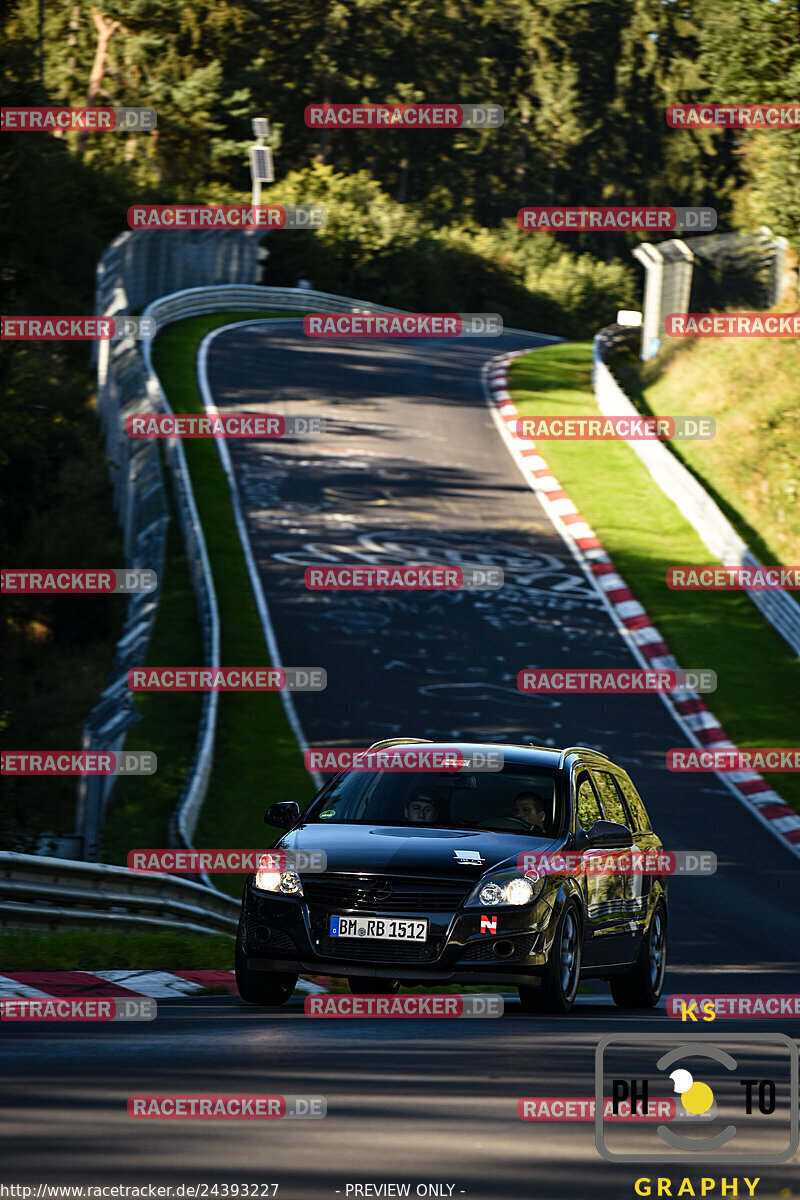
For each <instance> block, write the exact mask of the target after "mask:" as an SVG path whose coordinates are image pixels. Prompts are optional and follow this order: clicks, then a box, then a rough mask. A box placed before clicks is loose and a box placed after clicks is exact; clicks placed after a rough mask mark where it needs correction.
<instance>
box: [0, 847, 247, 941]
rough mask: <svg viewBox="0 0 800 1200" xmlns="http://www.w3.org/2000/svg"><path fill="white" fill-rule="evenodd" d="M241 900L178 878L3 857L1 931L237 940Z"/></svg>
mask: <svg viewBox="0 0 800 1200" xmlns="http://www.w3.org/2000/svg"><path fill="white" fill-rule="evenodd" d="M238 914H239V902H238V901H237V900H234V899H233V897H232V896H226V895H224V894H223V893H222V892H218V891H214V890H212V889H209V888H207V887H204V886H203V885H202V884H199V883H192V882H190V881H189V880H185V879H177V878H175V877H174V876H172V875H162V874H159V875H149V874H144V873H139V872H137V871H129V870H128V869H127V867H115V866H109V865H108V864H105V863H86V862H76V861H73V860H71V859H63V858H45V857H43V856H41V855H38V854H16V853H13V852H10V851H3V852H0V928H3V929H8V928H13V927H15V926H21V925H22V926H26V927H30V926H32V925H36V926H39V927H47V928H53V929H62V928H63V927H64V926H65V925H69V926H76V927H86V926H97V925H99V926H102V927H103V928H118V927H123V928H142V927H146V928H150V929H180V930H183V931H184V932H188V933H225V934H230V935H231V936H233V935H234V934H235V932H236V926H237V923H238Z"/></svg>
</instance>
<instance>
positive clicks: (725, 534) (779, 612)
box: [592, 325, 800, 655]
mask: <svg viewBox="0 0 800 1200" xmlns="http://www.w3.org/2000/svg"><path fill="white" fill-rule="evenodd" d="M620 329H621V327H620V326H614V325H612V326H609V327H608V328H607V329H602V330H601V331H600V333H598V334H597V335H596V336H595V339H594V345H593V348H592V383H593V385H594V394H595V398H596V400H597V404H598V407H599V409H600V411H601V412H602V413H605V414H606V415H607V416H626V417H627V416H639V415H641V414H640V413H639V411H638V409H637V408H635V406H634V405H633V403H632V402H631V401H630V400H629V398H628V397H627V396H626V394H625V392H624V391H623V390H622V388H621V387H620V385H619V383H618V382H617V380H616V379H615V378H614V376H613V374H612V373H611V371H610V369H609V367H608V365H607V363H606V362H605V361H604V359H605V357H606V356H607V355H608V354H609V352H610V351H611V350H612V349H613V348H614V347H616V346H618V345H619V344H620V341H624V340H625V336H624V335H622V334H621V333H620V332H619V331H620ZM633 332H634V334H635V333H636V332H638V331H636V330H634V331H633ZM628 445H629V446H630V448H631V449H632V450H633V451H634V452H635V453H636V454H637V455H638V456H639V458H640V459H641V460H642V462H643V463H644V465H645V466H646V468H647V470H648V471H649V473H650V475H651V476H652V477H653V479H654V480H655V482H656V483H657V484H658V486H659V487H660V488H661V490H662V492H664V494H665V495H666V496H669V498H670V500H672V501H674V503H675V504H677V506H678V508H679V509H680V511H681V512H682V513H683V515H684V516H685V517H686V519H687V521H688V522H689V524H690V525H691V526H692V527H693V529H695V530H696V531H697V533H698V534H699V536H700V539H701V540H702V542H703V545H704V546H705V547H706V549H707V550H708V551H709V552H710V553H711V554H712V555H713V556H714V558H716V559H718V560H719V562H721V563H722V564H723V565H724V566H726V567H738V566H749V567H760V566H762V565H763V564H762V563H761V562H760V561H759V559H758V558H756V556H755V554H753V552H752V550H751V549H750V547H749V546H748V545H747V543H746V542H745V541H744V540H743V539H742V538H741V537H740V536H739V534H738V533H737V532H736V530H735V529H734V528H733V526H732V525H731V523H730V521H729V520H728V518H727V517H726V516H725V515H724V513H723V512H722V511H721V510H720V509H719V508H718V506H717V505H716V504H715V502H714V501H713V500H712V498H711V496H709V494H708V492H707V491H706V490H705V488H704V487H703V486H702V484H700V483H699V482H698V481H697V480H696V479H695V477H694V476H693V475H692V474H691V472H690V471H688V470H687V469H686V467H684V465H683V464H682V463H681V462H680V461H679V460H678V459H677V458H676V457H675V455H674V454H673V453H672V451H671V450H669V448H668V447H667V446H665V445H664V444H663V442H658V441H631V442H629V443H628ZM747 595H748V596H749V597H750V599H751V600H752V601H753V604H755V606H756V608H757V609H758V610H759V612H761V613H762V615H763V616H765V617H766V619H767V620H768V621H769V623H770V625H772V627H773V628H774V629H776V630H777V632H778V633H779V634H780V635H781V637H782V638H783V639H784V641H786V642H787V643H788V644H789V645H790V646H791V648H792V650H793V651H794V652H795V654H797V655H800V604H798V603H797V601H796V600H795V599H794V597H793V596H792V595H790V593H789V592H783V591H764V592H755V591H749V592H748V593H747Z"/></svg>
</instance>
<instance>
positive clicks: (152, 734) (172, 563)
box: [102, 482, 203, 866]
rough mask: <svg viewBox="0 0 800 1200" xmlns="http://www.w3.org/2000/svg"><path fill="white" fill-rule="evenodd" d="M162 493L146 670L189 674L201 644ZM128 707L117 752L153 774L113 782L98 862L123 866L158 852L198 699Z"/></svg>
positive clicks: (165, 698)
mask: <svg viewBox="0 0 800 1200" xmlns="http://www.w3.org/2000/svg"><path fill="white" fill-rule="evenodd" d="M166 492H167V497H168V501H169V506H170V523H169V527H168V532H167V551H166V556H165V569H164V572H163V574H162V577H161V579H160V580H159V591H160V601H159V610H158V615H157V617H156V625H155V629H154V631H153V638H152V641H151V643H150V647H149V650H148V654H147V665H148V666H151V667H168V666H185V667H190V666H196V665H197V664H198V663H202V661H203V641H202V636H201V633H200V622H199V619H198V616H197V608H196V605H195V598H194V591H193V589H192V582H191V577H190V574H189V564H188V562H187V560H186V554H185V552H184V546H183V535H182V533H181V528H180V525H179V523H178V516H177V513H176V511H175V506H174V504H173V503H172V490H171V488H170V485H169V483H168V482H167V484H166ZM134 704H135V706H136V710H137V712H138V714H139V716H140V718H141V719H140V720H139V721H138V722H137V724H136V725H133V726H132V727H131V729H130V730H129V732H128V737H127V739H126V742H125V749H126V750H151V751H154V752H155V754H156V757H157V760H158V770H157V771H156V773H155V775H123V776H121V777H120V778H119V779H118V781H117V786H116V788H115V791H114V796H113V801H112V804H111V806H110V809H109V812H108V816H107V817H106V823H105V828H104V830H103V854H102V858H103V862H109V863H120V864H121V865H123V866H125V865H126V863H127V857H128V851H129V850H134V849H137V848H140V847H147V846H165V845H166V835H167V826H168V823H169V817H170V813H171V812H172V810H173V808H174V807H175V802H176V800H177V798H178V796H179V795H180V792H181V788H182V787H183V784H184V781H185V779H186V775H187V772H188V770H189V766H190V764H191V761H192V758H193V756H194V752H195V744H196V742H197V727H198V722H199V720H200V705H201V696H200V693H199V692H138V693H137V694H136V695H135V696H134Z"/></svg>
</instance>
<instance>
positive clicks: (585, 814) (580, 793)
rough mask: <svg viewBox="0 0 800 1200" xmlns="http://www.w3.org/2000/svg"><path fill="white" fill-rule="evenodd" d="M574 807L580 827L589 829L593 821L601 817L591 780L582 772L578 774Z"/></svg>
mask: <svg viewBox="0 0 800 1200" xmlns="http://www.w3.org/2000/svg"><path fill="white" fill-rule="evenodd" d="M575 809H576V811H577V814H578V824H579V825H580V827H581V829H583V830H586V829H591V827H592V825H594V823H595V821H599V820H600V819H601V813H600V805H599V804H598V803H597V796H596V795H595V791H594V788H593V787H592V781H591V779H590V778H589V776H588V775H587V774H586V772H584V773H583V774H582V775H580V776H579V778H578V782H577V787H576V791H575Z"/></svg>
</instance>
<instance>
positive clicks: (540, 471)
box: [483, 350, 800, 857]
mask: <svg viewBox="0 0 800 1200" xmlns="http://www.w3.org/2000/svg"><path fill="white" fill-rule="evenodd" d="M529 353H531V351H529V350H517V351H514V352H512V353H509V354H504V355H502V356H501V357H499V358H494V359H492V360H491V361H490V362H488V363H487V364H486V366H485V367H484V369H483V387H484V393H485V396H486V401H487V404H488V405H489V410H490V412H491V414H492V418H493V420H494V422H495V424H496V425H497V428H498V429H499V431H500V434H501V436H502V438H503V440H504V441H505V443H506V446H507V447H508V449H509V451H510V452H511V455H512V457H513V458H514V460H515V462H516V464H517V466H518V467H519V469H520V471H521V472H522V474H523V476H524V478H525V480H526V482H527V484H528V486H529V487H530V488H531V490H532V491H533V492H535V494H536V496H537V497H538V499H539V501H540V502H541V504H542V507H543V508H544V510H545V512H546V513H547V515H548V517H549V518H550V520H551V521H552V522H553V525H554V526H555V528H556V530H557V531H558V533H559V534H560V535H561V537H562V538H563V540H564V542H565V543H566V545H567V546H568V548H569V549H570V551H571V553H572V555H573V557H574V558H575V560H576V561H577V562H578V563H579V565H580V566H581V568H582V569H583V571H584V573H585V574H586V576H587V577H588V578H589V579H590V580H591V581H592V583H593V584H594V586H595V587H596V588H597V590H598V591H599V593H600V595H601V596H602V598H603V601H604V603H605V606H606V608H607V609H608V611H609V613H610V614H611V617H612V620H613V621H614V624H615V625H616V627H617V629H618V630H619V632H620V633H621V634H622V636H623V638H624V639H625V641H626V642H627V643H628V646H629V647H630V649H631V652H632V653H633V655H634V657H635V658H636V659H637V660H638V662H639V663H640V665H641V666H643V667H656V668H664V669H670V670H678V669H679V668H678V663H677V661H676V659H675V658H674V656H673V655H672V654H671V653H670V650H669V647H668V646H667V644H666V642H665V641H664V639H663V637H662V636H661V634H660V633H659V631H658V630H657V629H656V627H655V626H654V625H653V623H652V621H651V620H650V618H649V617H648V615H647V613H646V612H645V610H644V608H643V607H642V605H641V604H640V603H639V601H638V600H637V599H636V597H635V596H634V594H633V592H632V591H631V590H630V588H629V587H628V585H627V584H626V583H625V580H624V579H623V578H622V576H621V575H620V574H619V572H618V571H617V569H616V567H615V566H614V563H613V562H612V560H611V557H610V555H609V554H607V553H606V551H605V550H604V549H603V544H602V542H601V541H600V539H599V538H598V536H597V534H596V533H595V531H594V530H593V529H592V528H591V526H590V525H589V523H588V521H587V520H586V519H585V518H584V517H583V516H582V515H581V513H579V512H578V509H577V508H576V507H575V505H574V504H573V503H572V501H571V500H570V498H569V496H568V495H567V494H566V492H565V491H564V489H563V488H562V487H561V484H560V483H559V482H558V480H557V479H556V478H555V476H554V475H553V473H552V472H551V470H550V468H549V467H548V465H547V463H546V462H545V460H544V458H543V457H542V455H541V454H540V453H539V451H538V449H537V447H536V443H535V442H533V441H532V440H531V439H530V438H528V437H522V436H520V434H519V433H518V432H517V429H518V424H517V423H518V421H519V419H520V414H519V412H518V411H517V408H516V406H515V405H514V404H513V403H512V401H511V395H510V393H509V391H508V376H507V368H508V365H509V364H510V363H511V362H512V360H513V359H515V358H518V357H520V355H522V354H529ZM660 695H661V699H662V700H663V701H664V703H665V704H666V706H667V708H668V709H669V711H670V712H671V714H672V716H673V717H674V718H675V720H676V721H677V723H678V725H679V726H680V727H681V729H682V730H683V732H684V733H685V735H686V736H687V738H688V739H689V741H690V742H691V743H692V744H693V745H695V746H713V747H714V748H715V749H735V748H736V747H735V744H734V743H733V742H732V741H731V740H730V738H729V737H728V735H727V734H726V733H725V730H724V729H723V728H722V726H721V725H720V724H719V722H718V721H717V719H716V717H715V716H714V714H713V713H712V712H711V711H710V710H709V709H708V708H707V707H706V705H705V703H704V701H703V699H702V697H701V696H699V695H698V694H697V693H696V692H680V693H669V694H666V693H660ZM717 778H718V779H719V780H720V781H721V782H722V783H724V784H725V786H726V787H727V788H728V789H729V790H730V791H731V792H732V793H733V794H734V795H735V796H736V797H737V799H738V800H740V801H741V803H742V804H744V805H745V807H746V808H748V809H749V810H750V812H752V813H753V815H754V816H755V817H757V818H758V820H759V821H760V822H761V823H762V825H764V826H765V827H766V828H767V829H769V830H770V832H771V833H773V834H775V836H776V837H778V838H779V839H780V840H781V841H782V842H783V843H784V845H786V846H787V848H788V849H789V850H791V851H792V852H793V853H794V854H795V855H797V856H798V857H800V816H798V814H797V813H796V812H795V811H794V809H792V808H790V807H789V805H788V804H786V803H785V802H784V800H783V798H782V797H781V796H780V795H779V794H778V793H777V792H776V791H774V789H773V788H771V787H770V786H769V784H768V783H767V782H766V780H764V779H763V778H762V776H761V775H759V774H758V772H756V771H735V772H734V771H731V772H719V773H717Z"/></svg>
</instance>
